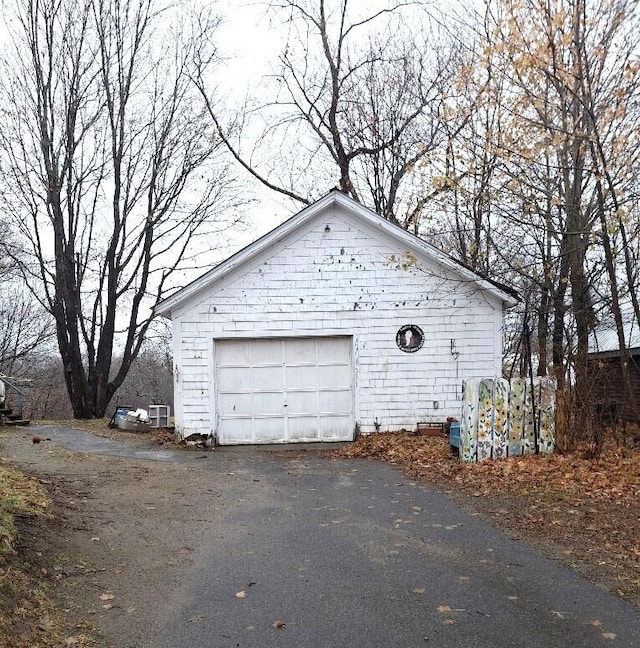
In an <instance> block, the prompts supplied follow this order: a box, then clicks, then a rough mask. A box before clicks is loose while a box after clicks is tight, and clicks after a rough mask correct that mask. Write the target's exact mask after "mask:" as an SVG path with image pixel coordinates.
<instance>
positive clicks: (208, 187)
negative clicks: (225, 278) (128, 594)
mask: <svg viewBox="0 0 640 648" xmlns="http://www.w3.org/2000/svg"><path fill="white" fill-rule="evenodd" d="M183 9H184V8H183ZM184 13H186V12H183V14H182V15H184ZM206 26H207V28H209V27H213V26H214V25H213V24H212V23H209V24H207V25H206ZM10 28H11V33H12V35H13V51H12V53H11V54H10V55H8V56H7V58H6V60H5V62H4V68H3V77H4V97H3V106H4V114H3V125H2V129H1V133H0V136H1V138H2V148H3V152H2V175H3V178H2V180H3V188H2V192H3V199H4V202H5V204H6V209H7V213H8V214H9V215H10V217H11V218H12V219H13V222H14V223H15V225H16V227H17V229H18V230H19V232H20V234H21V236H22V237H23V241H24V245H25V248H26V250H25V252H24V253H23V254H16V255H15V259H16V260H17V261H18V262H19V263H20V265H21V269H22V273H23V276H24V278H25V279H26V281H27V283H28V285H29V286H30V288H31V289H32V291H33V293H34V294H36V295H39V296H40V299H41V301H42V303H43V304H44V305H45V306H46V308H47V310H48V311H49V312H50V313H51V314H52V315H53V318H54V320H55V328H56V335H57V343H58V347H59V350H60V354H61V357H62V363H63V367H64V377H65V382H66V387H67V391H68V393H69V397H70V400H71V404H72V407H73V412H74V416H76V417H77V418H90V417H94V416H96V417H100V416H103V415H104V413H105V408H106V407H107V405H108V403H109V401H110V400H111V398H112V396H113V394H114V392H115V391H116V389H117V388H118V387H119V385H120V384H121V383H122V381H123V380H124V378H125V376H126V374H127V372H128V371H129V368H130V366H131V363H132V362H133V360H134V359H135V357H136V356H137V354H138V353H139V351H140V349H141V346H142V343H143V341H144V338H145V333H146V332H147V330H148V328H149V326H150V323H151V321H152V319H153V315H152V310H151V308H152V306H153V304H154V303H156V302H157V301H158V300H159V299H160V298H161V296H162V295H163V293H164V292H165V290H166V289H167V287H168V286H169V281H170V278H171V277H172V275H174V274H175V273H176V271H177V270H179V269H180V268H182V267H183V265H184V264H185V262H187V261H188V260H189V259H188V255H189V254H191V252H192V249H193V246H194V245H196V243H197V240H196V237H197V236H203V235H205V234H206V235H209V236H211V237H213V236H215V232H216V229H219V228H220V227H222V224H221V223H220V222H215V221H214V214H215V215H216V216H215V217H216V218H218V214H219V213H220V211H221V210H222V209H223V208H224V207H227V206H228V204H227V203H226V202H225V201H226V195H227V194H226V189H227V188H228V185H229V184H230V182H231V180H230V178H229V176H228V174H227V173H226V171H225V170H224V169H223V168H222V167H221V166H220V165H219V161H218V160H217V159H216V151H217V147H218V145H217V138H216V137H214V135H213V133H210V132H207V130H206V129H203V115H202V113H201V109H200V108H199V107H198V106H199V104H198V103H197V102H196V101H195V100H194V99H195V96H194V91H193V89H192V86H191V84H190V81H189V74H188V63H189V61H190V59H191V56H192V54H193V49H194V47H195V43H196V40H197V37H198V34H197V33H193V32H192V31H191V30H190V24H189V23H188V22H187V21H185V20H184V19H183V18H182V17H181V13H180V7H179V6H178V7H175V8H171V7H170V6H169V5H166V6H161V5H159V3H157V2H153V1H152V0H132V1H131V2H119V1H118V0H81V1H80V2H77V1H76V0H73V1H72V0H27V1H26V2H24V3H16V10H15V14H14V16H13V19H12V21H11V23H10ZM210 58H211V59H212V58H213V54H211V55H210ZM196 247H197V246H196ZM114 346H117V348H118V350H119V362H118V363H116V364H115V365H114V363H113V351H114Z"/></svg>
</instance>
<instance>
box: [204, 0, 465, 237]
mask: <svg viewBox="0 0 640 648" xmlns="http://www.w3.org/2000/svg"><path fill="white" fill-rule="evenodd" d="M269 7H270V14H271V20H272V24H273V25H274V27H275V28H278V29H282V30H283V31H286V43H285V45H284V49H283V51H282V54H281V56H280V59H279V65H278V67H277V68H276V69H275V70H274V72H273V74H272V76H271V77H270V83H269V84H268V85H267V87H266V88H265V89H263V92H262V94H264V92H267V93H268V97H269V98H268V99H267V100H264V101H260V102H258V101H254V102H248V103H247V104H246V105H245V106H244V108H243V109H242V110H241V111H240V113H239V116H238V117H237V118H236V119H235V120H233V121H232V122H231V123H229V124H227V123H225V122H224V120H223V118H222V116H221V114H220V111H218V110H217V108H216V106H215V104H214V102H213V98H212V97H213V93H212V90H211V88H210V87H209V86H210V84H209V82H208V72H207V60H206V59H205V58H204V57H202V58H201V66H200V69H199V70H198V74H197V76H196V82H197V84H198V87H199V88H200V91H201V93H202V96H203V98H204V100H205V102H206V105H207V109H208V111H209V114H210V116H211V118H212V121H213V123H214V124H215V126H216V128H217V130H218V133H219V134H220V136H221V137H222V139H223V141H224V142H225V144H226V145H227V147H228V149H229V150H230V151H231V153H232V154H233V156H234V157H235V159H236V160H237V161H238V162H239V163H240V164H241V165H242V166H243V167H244V168H245V169H246V170H247V171H248V172H249V173H251V174H252V175H253V176H254V177H255V178H257V179H258V180H259V181H260V182H262V183H263V184H264V185H266V186H267V187H269V188H271V189H273V190H275V191H278V192H280V193H282V194H284V195H286V196H289V197H290V198H293V199H294V200H295V201H299V202H301V203H304V204H309V203H310V202H311V201H312V200H313V199H314V198H317V197H318V195H319V194H320V193H322V192H326V191H327V190H328V189H329V188H330V186H331V184H336V185H337V186H338V187H339V188H340V189H341V190H342V191H344V192H345V193H347V194H348V195H350V196H351V197H352V198H354V199H355V200H357V201H360V202H363V203H364V204H366V205H367V206H369V207H371V208H372V209H374V210H375V211H376V212H378V213H379V214H382V215H384V216H385V217H386V218H388V219H390V220H392V221H394V222H397V223H400V224H402V225H403V226H404V227H410V226H411V225H412V214H414V212H415V209H414V202H415V198H416V192H415V191H414V190H413V189H414V188H413V187H412V182H413V178H414V177H415V176H414V175H413V172H414V170H415V168H416V165H417V164H418V163H419V162H420V161H421V160H422V159H423V158H424V157H425V156H427V155H428V154H429V153H430V152H431V151H433V150H434V148H436V147H438V146H439V145H440V143H441V141H442V139H443V135H444V130H443V122H444V112H445V106H446V104H447V101H448V99H449V93H450V89H449V86H450V82H451V80H452V78H453V75H454V72H455V65H456V52H455V49H454V48H453V47H452V44H451V40H450V39H448V37H447V35H446V32H445V31H444V30H441V29H440V28H439V26H438V24H437V21H435V20H433V19H432V18H430V17H429V16H428V15H427V13H426V11H425V6H424V5H423V3H421V2H419V1H415V0H413V1H407V2H403V1H396V2H390V3H389V5H388V6H387V7H384V8H382V9H380V10H364V9H363V7H364V5H363V4H362V3H355V2H353V3H352V2H349V0H337V1H333V0H273V1H272V2H270V3H269ZM247 141H249V142H252V143H250V144H249V146H247ZM332 179H333V182H332Z"/></svg>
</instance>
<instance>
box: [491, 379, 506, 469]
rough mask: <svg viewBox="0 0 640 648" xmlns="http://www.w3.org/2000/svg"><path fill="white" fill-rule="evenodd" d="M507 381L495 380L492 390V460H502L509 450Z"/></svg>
mask: <svg viewBox="0 0 640 648" xmlns="http://www.w3.org/2000/svg"><path fill="white" fill-rule="evenodd" d="M508 434H509V381H508V380H506V379H505V378H496V379H495V381H494V388H493V458H494V459H504V458H505V457H506V456H507V451H508V448H509V437H508Z"/></svg>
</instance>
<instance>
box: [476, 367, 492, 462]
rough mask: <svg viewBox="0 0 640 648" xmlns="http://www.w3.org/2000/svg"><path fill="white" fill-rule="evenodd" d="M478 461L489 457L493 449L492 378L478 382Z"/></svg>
mask: <svg viewBox="0 0 640 648" xmlns="http://www.w3.org/2000/svg"><path fill="white" fill-rule="evenodd" d="M477 434H478V461H485V460H487V459H491V456H492V449H493V380H492V379H491V378H486V379H484V380H481V381H480V382H479V383H478V431H477Z"/></svg>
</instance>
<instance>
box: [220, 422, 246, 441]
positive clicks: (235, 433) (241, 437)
mask: <svg viewBox="0 0 640 648" xmlns="http://www.w3.org/2000/svg"><path fill="white" fill-rule="evenodd" d="M253 430H254V426H253V421H252V419H251V418H230V419H226V420H225V426H224V436H220V437H219V438H218V441H219V442H220V443H222V444H230V445H233V444H243V443H253V438H254V434H253Z"/></svg>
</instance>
